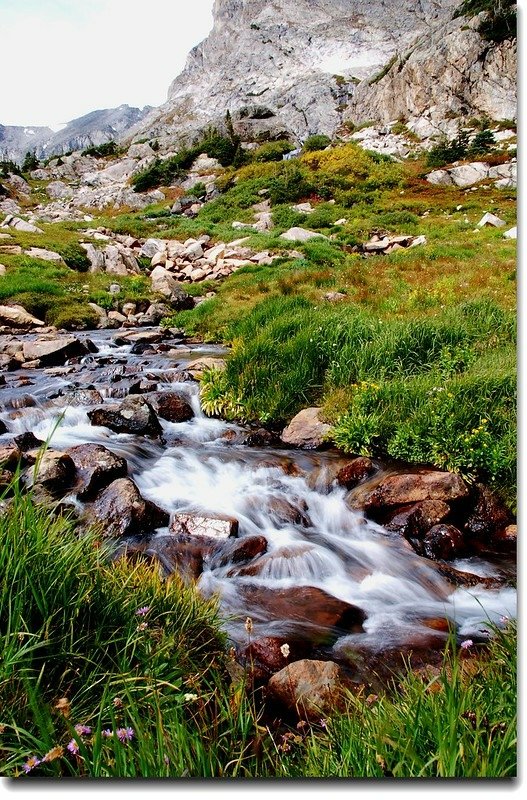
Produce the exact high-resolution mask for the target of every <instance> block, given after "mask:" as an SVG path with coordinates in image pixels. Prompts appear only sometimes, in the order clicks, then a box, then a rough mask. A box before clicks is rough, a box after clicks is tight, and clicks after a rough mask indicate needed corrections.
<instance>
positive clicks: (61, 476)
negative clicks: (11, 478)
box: [23, 449, 75, 497]
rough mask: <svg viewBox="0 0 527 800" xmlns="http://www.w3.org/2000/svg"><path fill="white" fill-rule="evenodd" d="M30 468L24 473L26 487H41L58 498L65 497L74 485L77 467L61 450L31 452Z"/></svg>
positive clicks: (27, 458) (29, 453) (29, 452)
mask: <svg viewBox="0 0 527 800" xmlns="http://www.w3.org/2000/svg"><path fill="white" fill-rule="evenodd" d="M25 460H26V462H27V463H29V464H30V465H31V466H29V467H28V468H27V469H26V470H25V471H24V473H23V478H24V481H25V484H26V486H35V485H37V484H38V485H40V486H42V487H43V488H44V489H46V491H48V492H50V493H51V494H52V495H54V496H56V497H61V496H62V495H64V494H65V493H66V492H67V491H68V489H69V487H70V486H71V484H72V481H73V476H74V474H75V465H74V463H73V461H72V459H71V458H70V456H69V455H68V454H67V453H62V452H60V451H59V450H51V449H47V450H42V449H38V450H29V451H28V452H27V453H26V454H25Z"/></svg>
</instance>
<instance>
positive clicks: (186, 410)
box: [147, 392, 194, 422]
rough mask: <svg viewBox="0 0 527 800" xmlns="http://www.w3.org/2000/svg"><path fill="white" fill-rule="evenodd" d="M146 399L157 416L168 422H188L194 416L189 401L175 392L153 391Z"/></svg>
mask: <svg viewBox="0 0 527 800" xmlns="http://www.w3.org/2000/svg"><path fill="white" fill-rule="evenodd" d="M147 400H148V402H149V403H151V405H152V407H153V408H154V409H155V411H156V413H157V414H158V416H160V417H161V419H166V420H167V421H168V422H188V420H190V419H192V418H193V416H194V411H193V410H192V406H191V405H190V403H189V402H188V401H187V400H185V398H184V397H182V396H181V395H180V394H176V392H153V393H151V394H149V395H148V397H147Z"/></svg>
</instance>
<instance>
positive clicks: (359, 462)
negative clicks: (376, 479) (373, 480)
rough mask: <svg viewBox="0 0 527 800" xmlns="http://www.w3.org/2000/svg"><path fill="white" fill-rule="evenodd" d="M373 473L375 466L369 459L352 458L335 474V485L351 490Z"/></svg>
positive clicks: (362, 457)
mask: <svg viewBox="0 0 527 800" xmlns="http://www.w3.org/2000/svg"><path fill="white" fill-rule="evenodd" d="M374 472H375V464H374V463H373V461H372V460H371V459H370V458H366V457H365V456H361V457H359V458H354V459H353V461H350V463H349V464H346V466H345V467H342V469H341V470H339V472H338V473H337V483H338V484H339V486H344V487H345V488H346V489H353V488H354V487H355V486H356V485H357V484H358V483H360V482H361V481H363V480H364V479H365V478H367V477H368V476H369V475H372V474H373V473H374Z"/></svg>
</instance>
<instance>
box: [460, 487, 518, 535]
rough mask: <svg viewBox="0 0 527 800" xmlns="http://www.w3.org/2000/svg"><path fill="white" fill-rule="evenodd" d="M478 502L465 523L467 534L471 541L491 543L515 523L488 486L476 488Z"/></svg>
mask: <svg viewBox="0 0 527 800" xmlns="http://www.w3.org/2000/svg"><path fill="white" fill-rule="evenodd" d="M474 491H475V496H476V501H475V504H474V508H473V510H472V512H471V513H470V515H469V517H468V519H467V521H466V523H465V533H466V535H467V536H468V537H469V538H471V539H480V540H483V541H489V540H490V539H491V538H492V537H493V536H495V535H496V534H498V533H499V532H500V531H502V530H504V529H505V528H506V527H507V525H509V524H510V523H512V522H513V518H512V514H511V513H510V512H509V511H508V510H507V508H506V507H505V506H504V504H503V503H502V502H501V500H500V499H499V497H497V495H495V494H494V492H492V491H491V490H490V489H489V488H488V486H484V485H483V484H481V483H478V484H476V486H475V487H474Z"/></svg>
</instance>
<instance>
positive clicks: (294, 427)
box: [281, 408, 331, 450]
mask: <svg viewBox="0 0 527 800" xmlns="http://www.w3.org/2000/svg"><path fill="white" fill-rule="evenodd" d="M321 412H322V409H321V408H304V409H303V410H302V411H300V412H299V413H298V414H297V415H296V417H293V419H292V420H291V422H290V423H289V425H288V426H287V427H286V428H285V429H284V431H283V432H282V436H281V439H282V441H283V442H284V444H289V445H292V446H293V447H301V448H303V449H305V450H318V449H319V448H320V447H323V445H324V444H325V437H326V436H327V434H328V433H329V432H330V430H331V425H328V424H327V423H325V422H322V420H321V419H320V414H321Z"/></svg>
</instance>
